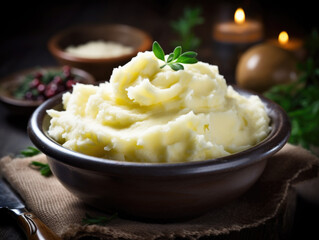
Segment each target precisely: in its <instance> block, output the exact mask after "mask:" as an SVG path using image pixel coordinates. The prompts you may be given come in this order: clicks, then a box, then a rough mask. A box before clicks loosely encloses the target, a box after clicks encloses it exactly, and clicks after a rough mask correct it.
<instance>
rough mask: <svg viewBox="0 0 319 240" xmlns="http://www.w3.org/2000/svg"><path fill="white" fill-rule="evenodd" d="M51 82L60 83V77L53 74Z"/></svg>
mask: <svg viewBox="0 0 319 240" xmlns="http://www.w3.org/2000/svg"><path fill="white" fill-rule="evenodd" d="M52 82H53V83H55V84H61V83H62V78H61V77H60V76H55V77H54V79H53V81H52Z"/></svg>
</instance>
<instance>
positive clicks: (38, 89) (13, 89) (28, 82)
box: [0, 66, 95, 115]
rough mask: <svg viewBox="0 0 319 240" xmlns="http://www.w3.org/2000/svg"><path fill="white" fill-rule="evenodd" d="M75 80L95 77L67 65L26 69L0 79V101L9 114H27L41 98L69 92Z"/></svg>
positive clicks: (87, 80) (83, 81)
mask: <svg viewBox="0 0 319 240" xmlns="http://www.w3.org/2000/svg"><path fill="white" fill-rule="evenodd" d="M76 83H83V84H94V83H95V79H94V77H93V76H92V75H91V74H89V73H88V72H86V71H83V70H81V69H77V68H73V67H70V66H63V67H36V68H32V69H27V70H24V71H21V72H18V73H15V74H13V75H10V76H8V77H6V78H4V79H2V80H1V81H0V100H1V102H2V103H3V104H4V105H5V106H6V107H7V108H8V109H9V111H10V112H11V113H13V114H19V115H20V114H23V115H30V114H31V113H32V112H33V111H34V110H35V109H36V108H37V107H38V106H39V105H40V104H41V103H43V102H44V101H45V100H47V99H49V98H51V97H53V96H55V95H57V94H59V93H61V92H66V91H71V90H72V87H73V85H74V84H76Z"/></svg>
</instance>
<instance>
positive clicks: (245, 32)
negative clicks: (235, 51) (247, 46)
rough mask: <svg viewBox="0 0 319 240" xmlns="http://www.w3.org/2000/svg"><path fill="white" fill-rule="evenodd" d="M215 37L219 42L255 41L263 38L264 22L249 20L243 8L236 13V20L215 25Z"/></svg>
mask: <svg viewBox="0 0 319 240" xmlns="http://www.w3.org/2000/svg"><path fill="white" fill-rule="evenodd" d="M213 38H214V39H215V40H216V41H219V42H230V43H254V42H258V41H261V40H262V38H263V27H262V24H261V23H260V22H258V21H256V20H247V19H246V16H245V12H244V10H243V9H242V8H238V9H237V10H236V11H235V14H234V20H233V21H228V22H220V23H217V24H216V25H215V26H214V29H213Z"/></svg>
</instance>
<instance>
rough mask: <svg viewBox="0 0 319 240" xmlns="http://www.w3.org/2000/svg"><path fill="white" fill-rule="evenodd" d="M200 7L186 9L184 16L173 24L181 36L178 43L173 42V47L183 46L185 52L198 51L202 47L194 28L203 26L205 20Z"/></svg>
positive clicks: (173, 27)
mask: <svg viewBox="0 0 319 240" xmlns="http://www.w3.org/2000/svg"><path fill="white" fill-rule="evenodd" d="M201 14H202V9H201V8H200V7H195V8H190V7H186V8H185V9H184V13H183V16H182V17H180V18H179V19H178V20H175V21H172V22H171V27H172V29H173V30H174V31H175V32H176V33H177V35H178V36H179V40H178V41H173V42H172V43H173V46H176V45H181V46H182V47H183V49H185V50H191V49H196V48H198V47H199V45H200V42H201V41H200V39H199V38H198V37H196V35H195V33H194V27H196V26H198V25H201V24H202V23H203V22H204V18H203V17H202V16H201Z"/></svg>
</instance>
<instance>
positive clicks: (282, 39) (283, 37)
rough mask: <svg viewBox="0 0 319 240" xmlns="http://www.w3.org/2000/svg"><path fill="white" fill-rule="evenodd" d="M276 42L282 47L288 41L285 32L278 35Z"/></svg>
mask: <svg viewBox="0 0 319 240" xmlns="http://www.w3.org/2000/svg"><path fill="white" fill-rule="evenodd" d="M278 41H279V43H280V44H282V45H284V44H286V43H287V42H288V41H289V35H288V33H287V32H286V31H282V32H281V33H279V36H278Z"/></svg>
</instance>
